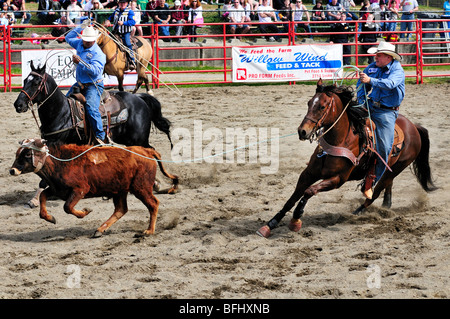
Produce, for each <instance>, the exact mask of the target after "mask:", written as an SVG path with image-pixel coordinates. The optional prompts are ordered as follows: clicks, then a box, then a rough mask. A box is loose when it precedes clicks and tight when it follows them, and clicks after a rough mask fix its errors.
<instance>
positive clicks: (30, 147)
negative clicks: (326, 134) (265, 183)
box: [22, 133, 297, 164]
mask: <svg viewBox="0 0 450 319" xmlns="http://www.w3.org/2000/svg"><path fill="white" fill-rule="evenodd" d="M293 135H297V133H291V134H286V135H283V136H279V137H276V138H275V137H274V138H268V139H265V140H262V141H258V142H255V143H251V144H247V145H244V146H240V147H236V148H234V149H232V150H228V151H225V152H222V153H219V154H214V155H209V156H205V157H201V158H194V159H190V160H180V161H168V160H158V159H155V158H150V157H147V156H144V155H142V154H139V153H136V152H133V151H131V150H129V149H127V148H126V147H123V146H120V145H115V144H104V145H94V146H92V147H90V148H88V149H87V150H85V151H83V152H81V153H80V154H78V155H76V156H74V157H72V158H67V159H65V158H58V157H56V156H54V155H52V154H50V152H49V151H48V150H42V149H40V148H36V147H33V146H30V145H23V146H22V147H23V148H29V149H31V150H34V151H39V152H42V153H46V155H48V156H50V157H51V158H53V159H55V160H57V161H60V162H70V161H73V160H75V159H77V158H79V157H81V156H83V155H84V154H86V153H87V152H89V151H91V150H93V149H94V148H97V147H105V146H109V147H116V148H119V149H122V150H124V151H126V152H129V153H132V154H134V155H137V156H140V157H143V158H146V159H149V160H152V161H155V162H161V163H175V164H179V163H190V162H198V161H203V160H205V159H208V158H213V157H217V156H221V155H225V154H228V153H231V152H235V151H237V150H240V149H245V148H248V147H250V146H254V145H258V144H262V143H267V142H270V141H274V140H280V139H283V138H287V137H290V136H293Z"/></svg>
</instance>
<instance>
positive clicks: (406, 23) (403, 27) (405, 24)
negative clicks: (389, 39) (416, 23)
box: [400, 13, 414, 39]
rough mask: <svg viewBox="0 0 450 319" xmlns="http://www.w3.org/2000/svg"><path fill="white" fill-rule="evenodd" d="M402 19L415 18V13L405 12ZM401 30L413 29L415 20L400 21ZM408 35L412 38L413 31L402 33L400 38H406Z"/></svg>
mask: <svg viewBox="0 0 450 319" xmlns="http://www.w3.org/2000/svg"><path fill="white" fill-rule="evenodd" d="M402 20H414V13H412V14H403V15H402ZM400 31H413V22H409V21H403V22H400ZM405 35H407V38H408V39H409V38H411V33H401V34H400V38H404V37H405Z"/></svg>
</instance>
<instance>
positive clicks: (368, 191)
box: [361, 160, 376, 199]
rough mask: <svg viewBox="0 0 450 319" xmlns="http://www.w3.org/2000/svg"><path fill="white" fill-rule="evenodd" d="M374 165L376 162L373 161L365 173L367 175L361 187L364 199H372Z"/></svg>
mask: <svg viewBox="0 0 450 319" xmlns="http://www.w3.org/2000/svg"><path fill="white" fill-rule="evenodd" d="M375 164H376V160H375V161H373V163H372V165H371V166H370V167H369V170H368V172H367V175H366V177H365V179H364V182H363V184H362V187H361V191H362V193H363V195H364V197H365V198H367V199H372V195H373V189H372V187H373V182H374V181H375V177H376V176H375Z"/></svg>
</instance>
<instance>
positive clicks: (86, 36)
mask: <svg viewBox="0 0 450 319" xmlns="http://www.w3.org/2000/svg"><path fill="white" fill-rule="evenodd" d="M97 38H98V30H97V29H94V27H92V26H88V27H86V28H84V30H83V34H82V35H81V40H83V41H86V42H94V41H96V40H97Z"/></svg>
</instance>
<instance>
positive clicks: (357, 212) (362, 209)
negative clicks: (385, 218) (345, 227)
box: [352, 205, 366, 215]
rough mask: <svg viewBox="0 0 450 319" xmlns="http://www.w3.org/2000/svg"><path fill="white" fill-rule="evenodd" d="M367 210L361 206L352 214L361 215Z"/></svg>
mask: <svg viewBox="0 0 450 319" xmlns="http://www.w3.org/2000/svg"><path fill="white" fill-rule="evenodd" d="M365 209H366V208H365V207H364V205H361V206H359V207H358V208H357V209H356V210H355V211H354V212H353V213H352V214H353V215H361V213H362V212H363V211H364V210H365Z"/></svg>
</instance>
